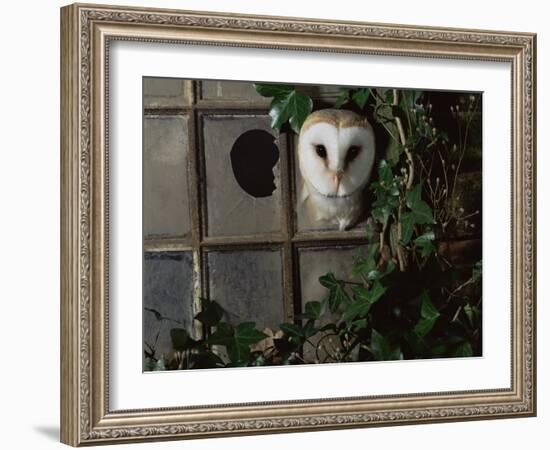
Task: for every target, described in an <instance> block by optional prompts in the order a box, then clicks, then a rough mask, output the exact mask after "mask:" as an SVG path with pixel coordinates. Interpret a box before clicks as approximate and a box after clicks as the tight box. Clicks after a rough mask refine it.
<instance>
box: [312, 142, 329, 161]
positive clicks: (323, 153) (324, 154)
mask: <svg viewBox="0 0 550 450" xmlns="http://www.w3.org/2000/svg"><path fill="white" fill-rule="evenodd" d="M315 152H316V153H317V155H319V158H323V159H326V157H327V149H326V148H325V146H324V145H321V144H319V145H316V146H315Z"/></svg>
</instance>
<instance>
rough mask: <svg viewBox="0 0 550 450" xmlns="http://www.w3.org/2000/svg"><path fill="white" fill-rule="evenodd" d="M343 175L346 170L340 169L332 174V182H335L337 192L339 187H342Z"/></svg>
mask: <svg viewBox="0 0 550 450" xmlns="http://www.w3.org/2000/svg"><path fill="white" fill-rule="evenodd" d="M342 175H344V172H342V171H340V170H339V171H338V172H334V173H333V175H332V182H333V183H334V187H335V190H334V191H335V192H338V188H339V187H340V180H341V179H342Z"/></svg>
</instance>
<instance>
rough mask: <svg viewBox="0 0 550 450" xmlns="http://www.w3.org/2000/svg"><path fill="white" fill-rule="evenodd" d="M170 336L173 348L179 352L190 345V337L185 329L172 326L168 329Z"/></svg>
mask: <svg viewBox="0 0 550 450" xmlns="http://www.w3.org/2000/svg"><path fill="white" fill-rule="evenodd" d="M170 338H171V339H172V346H173V347H174V350H177V351H179V352H181V351H183V350H186V349H187V348H189V347H190V343H191V338H190V337H189V333H188V332H187V330H184V329H183V328H172V329H171V330H170Z"/></svg>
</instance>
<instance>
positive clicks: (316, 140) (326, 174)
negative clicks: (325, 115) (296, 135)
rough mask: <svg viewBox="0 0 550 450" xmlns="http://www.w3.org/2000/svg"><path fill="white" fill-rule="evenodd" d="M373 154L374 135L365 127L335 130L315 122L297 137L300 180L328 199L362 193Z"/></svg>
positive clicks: (368, 174)
mask: <svg viewBox="0 0 550 450" xmlns="http://www.w3.org/2000/svg"><path fill="white" fill-rule="evenodd" d="M365 123H366V122H365ZM374 154H375V143H374V133H373V131H372V128H371V127H370V125H369V124H368V123H366V126H361V127H358V126H350V127H343V128H338V127H336V126H334V125H333V124H331V123H327V122H318V123H315V124H313V125H311V126H309V127H308V128H307V129H306V130H305V131H304V132H303V133H302V134H301V135H300V140H299V149H298V155H299V162H300V171H301V173H302V176H303V177H304V178H305V179H306V180H307V181H308V182H309V184H310V185H311V186H313V188H314V189H315V190H316V191H317V192H319V193H320V194H322V195H325V196H328V197H346V196H349V195H351V194H353V193H355V192H356V191H358V190H360V189H362V188H363V187H364V186H365V185H366V183H367V182H368V180H369V177H370V173H371V171H372V166H373V163H374Z"/></svg>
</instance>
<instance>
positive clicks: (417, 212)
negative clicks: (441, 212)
mask: <svg viewBox="0 0 550 450" xmlns="http://www.w3.org/2000/svg"><path fill="white" fill-rule="evenodd" d="M405 200H406V203H407V207H408V208H409V209H410V210H411V211H412V214H413V219H414V222H415V223H417V224H419V225H425V224H434V223H435V220H434V217H433V212H432V209H431V208H430V206H429V205H428V204H427V203H426V202H425V201H423V200H422V183H419V184H417V185H416V186H414V187H413V188H412V189H411V190H410V191H407V194H406V195H405Z"/></svg>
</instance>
